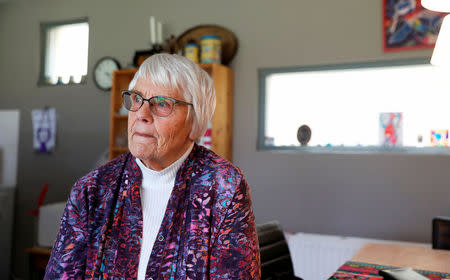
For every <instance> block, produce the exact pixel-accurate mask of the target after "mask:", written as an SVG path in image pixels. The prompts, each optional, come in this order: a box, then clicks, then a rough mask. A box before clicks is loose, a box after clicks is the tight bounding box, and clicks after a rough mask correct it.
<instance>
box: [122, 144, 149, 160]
mask: <svg viewBox="0 0 450 280" xmlns="http://www.w3.org/2000/svg"><path fill="white" fill-rule="evenodd" d="M128 148H129V149H130V152H131V154H132V155H133V156H134V157H137V158H139V159H146V158H151V157H153V155H154V153H155V148H154V147H153V145H149V144H146V145H144V144H142V143H134V144H131V145H129V147H128Z"/></svg>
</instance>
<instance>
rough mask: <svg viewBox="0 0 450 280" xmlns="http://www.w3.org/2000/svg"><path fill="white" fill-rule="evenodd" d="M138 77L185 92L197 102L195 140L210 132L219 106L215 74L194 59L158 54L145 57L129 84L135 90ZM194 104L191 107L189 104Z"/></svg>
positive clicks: (191, 116) (189, 113)
mask: <svg viewBox="0 0 450 280" xmlns="http://www.w3.org/2000/svg"><path fill="white" fill-rule="evenodd" d="M138 79H150V80H151V81H152V82H153V84H154V85H155V86H158V87H162V88H166V89H170V90H177V91H179V92H181V93H182V94H183V96H184V98H185V99H186V102H189V103H192V104H193V107H194V108H193V111H194V112H193V114H192V110H191V108H189V111H188V117H187V119H186V120H188V119H189V118H192V128H191V134H190V137H191V139H195V140H199V139H200V137H201V136H203V135H204V134H205V132H206V128H207V126H208V122H209V121H211V118H212V116H213V114H214V109H215V108H216V94H215V90H214V84H213V81H212V79H211V77H210V76H209V75H208V73H206V71H204V70H203V69H201V68H200V67H199V66H198V65H197V64H195V63H194V62H192V61H191V60H189V59H187V58H185V57H183V56H180V55H176V54H173V55H172V54H166V53H161V54H155V55H152V56H150V57H149V58H147V59H146V60H144V62H143V63H142V64H141V66H140V67H139V69H138V71H137V72H136V74H135V75H134V78H133V80H132V81H131V82H130V85H129V86H128V89H129V90H132V89H133V88H134V87H135V85H136V82H137V80H138ZM189 107H191V106H189Z"/></svg>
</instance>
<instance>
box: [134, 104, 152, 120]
mask: <svg viewBox="0 0 450 280" xmlns="http://www.w3.org/2000/svg"><path fill="white" fill-rule="evenodd" d="M136 116H137V118H138V120H140V121H143V122H153V114H152V111H151V110H150V104H148V102H144V104H142V107H141V108H139V110H137V112H136Z"/></svg>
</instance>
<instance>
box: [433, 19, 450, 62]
mask: <svg viewBox="0 0 450 280" xmlns="http://www.w3.org/2000/svg"><path fill="white" fill-rule="evenodd" d="M430 63H431V64H432V65H436V66H444V65H450V15H446V16H445V17H444V20H443V21H442V25H441V30H440V31H439V36H438V38H437V40H436V45H435V46H434V50H433V56H432V57H431V61H430Z"/></svg>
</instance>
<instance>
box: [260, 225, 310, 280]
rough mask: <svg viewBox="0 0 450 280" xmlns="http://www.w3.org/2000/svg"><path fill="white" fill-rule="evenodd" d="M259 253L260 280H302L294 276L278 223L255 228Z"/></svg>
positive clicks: (287, 248) (289, 256) (286, 246)
mask: <svg viewBox="0 0 450 280" xmlns="http://www.w3.org/2000/svg"><path fill="white" fill-rule="evenodd" d="M256 231H257V232H258V240H259V249H260V253H261V280H281V279H283V280H284V279H286V280H291V279H292V280H302V279H301V278H298V277H296V276H295V275H294V268H293V266H292V260H291V254H290V253H289V247H288V245H287V243H286V239H285V238H284V234H283V230H282V229H281V226H280V223H279V222H278V221H271V222H268V223H265V224H260V225H257V226H256Z"/></svg>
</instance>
